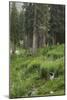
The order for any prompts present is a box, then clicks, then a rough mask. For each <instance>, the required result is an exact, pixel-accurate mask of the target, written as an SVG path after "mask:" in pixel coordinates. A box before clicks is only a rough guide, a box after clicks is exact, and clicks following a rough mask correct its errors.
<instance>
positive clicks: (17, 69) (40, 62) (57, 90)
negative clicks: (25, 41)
mask: <svg viewBox="0 0 67 100" xmlns="http://www.w3.org/2000/svg"><path fill="white" fill-rule="evenodd" d="M20 52H21V53H20V55H12V56H11V58H10V97H11V98H14V97H19V96H21V97H23V96H26V97H28V96H49V95H63V94H64V45H63V44H62V45H56V46H52V47H47V48H40V49H38V52H37V54H36V55H35V56H32V55H31V56H30V55H28V52H27V51H26V50H24V49H20ZM50 72H54V73H55V79H54V80H52V81H51V80H50V79H49V73H50Z"/></svg>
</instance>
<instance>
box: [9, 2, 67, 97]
mask: <svg viewBox="0 0 67 100" xmlns="http://www.w3.org/2000/svg"><path fill="white" fill-rule="evenodd" d="M9 7H10V9H9V13H10V15H9V22H10V23H9V27H10V90H9V91H10V93H9V95H10V98H17V97H34V96H56V95H64V94H65V83H64V79H65V76H64V74H65V72H64V68H65V65H64V59H65V58H64V49H65V6H64V5H55V4H54V5H53V4H38V3H26V2H24V3H22V2H10V4H9Z"/></svg>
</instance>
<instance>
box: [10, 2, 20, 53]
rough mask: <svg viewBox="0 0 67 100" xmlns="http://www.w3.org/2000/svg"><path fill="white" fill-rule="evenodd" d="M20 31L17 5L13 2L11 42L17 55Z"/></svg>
mask: <svg viewBox="0 0 67 100" xmlns="http://www.w3.org/2000/svg"><path fill="white" fill-rule="evenodd" d="M18 35H19V29H18V11H17V8H16V3H15V2H12V8H11V14H10V42H11V44H12V49H13V53H15V49H16V46H17V44H18V42H19V36H18Z"/></svg>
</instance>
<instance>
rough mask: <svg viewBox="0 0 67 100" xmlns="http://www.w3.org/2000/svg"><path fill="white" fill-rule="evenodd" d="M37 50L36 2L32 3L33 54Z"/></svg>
mask: <svg viewBox="0 0 67 100" xmlns="http://www.w3.org/2000/svg"><path fill="white" fill-rule="evenodd" d="M36 51H37V33H36V4H35V5H34V22H33V54H35V53H36Z"/></svg>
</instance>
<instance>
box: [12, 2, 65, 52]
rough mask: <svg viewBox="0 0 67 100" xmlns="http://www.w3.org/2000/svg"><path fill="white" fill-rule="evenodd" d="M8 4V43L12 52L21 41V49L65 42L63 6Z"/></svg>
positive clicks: (35, 48) (35, 49)
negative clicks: (11, 45)
mask: <svg viewBox="0 0 67 100" xmlns="http://www.w3.org/2000/svg"><path fill="white" fill-rule="evenodd" d="M17 5H18V3H15V2H13V3H11V4H10V42H11V43H12V44H13V52H14V51H15V49H16V46H20V41H23V48H27V49H30V48H32V49H31V50H32V53H35V52H36V51H37V48H41V47H46V46H47V45H55V44H57V43H59V44H61V43H64V42H65V40H64V39H65V34H64V33H65V26H64V25H65V6H64V5H48V4H46V5H45V4H36V3H20V7H21V9H20V10H18V7H17Z"/></svg>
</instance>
